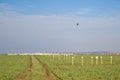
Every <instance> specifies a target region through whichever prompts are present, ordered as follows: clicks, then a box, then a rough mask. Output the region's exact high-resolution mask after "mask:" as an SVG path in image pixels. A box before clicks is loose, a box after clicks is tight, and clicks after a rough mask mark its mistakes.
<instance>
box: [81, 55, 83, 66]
mask: <svg viewBox="0 0 120 80" xmlns="http://www.w3.org/2000/svg"><path fill="white" fill-rule="evenodd" d="M81 59H82V63H81V64H82V66H83V56H82V57H81Z"/></svg>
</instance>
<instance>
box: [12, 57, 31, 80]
mask: <svg viewBox="0 0 120 80" xmlns="http://www.w3.org/2000/svg"><path fill="white" fill-rule="evenodd" d="M31 70H32V58H31V56H30V61H29V66H28V68H27V69H26V70H25V71H24V72H23V73H22V74H20V75H18V76H16V77H14V78H13V79H12V80H24V79H25V78H26V77H29V78H30V77H31V76H30V74H31ZM30 80H31V79H30Z"/></svg>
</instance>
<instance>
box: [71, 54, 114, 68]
mask: <svg viewBox="0 0 120 80" xmlns="http://www.w3.org/2000/svg"><path fill="white" fill-rule="evenodd" d="M98 58H99V57H98V56H96V57H95V59H96V65H98ZM100 58H101V61H100V63H101V64H103V57H102V56H101V57H100ZM83 60H84V57H83V56H82V57H81V65H82V66H83ZM110 64H112V56H110ZM72 65H74V57H73V56H72ZM91 65H93V56H91Z"/></svg>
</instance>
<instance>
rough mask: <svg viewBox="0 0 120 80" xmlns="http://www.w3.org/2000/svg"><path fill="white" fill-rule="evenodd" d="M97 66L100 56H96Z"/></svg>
mask: <svg viewBox="0 0 120 80" xmlns="http://www.w3.org/2000/svg"><path fill="white" fill-rule="evenodd" d="M96 65H98V56H96Z"/></svg>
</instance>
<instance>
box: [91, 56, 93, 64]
mask: <svg viewBox="0 0 120 80" xmlns="http://www.w3.org/2000/svg"><path fill="white" fill-rule="evenodd" d="M91 65H93V56H91Z"/></svg>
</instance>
